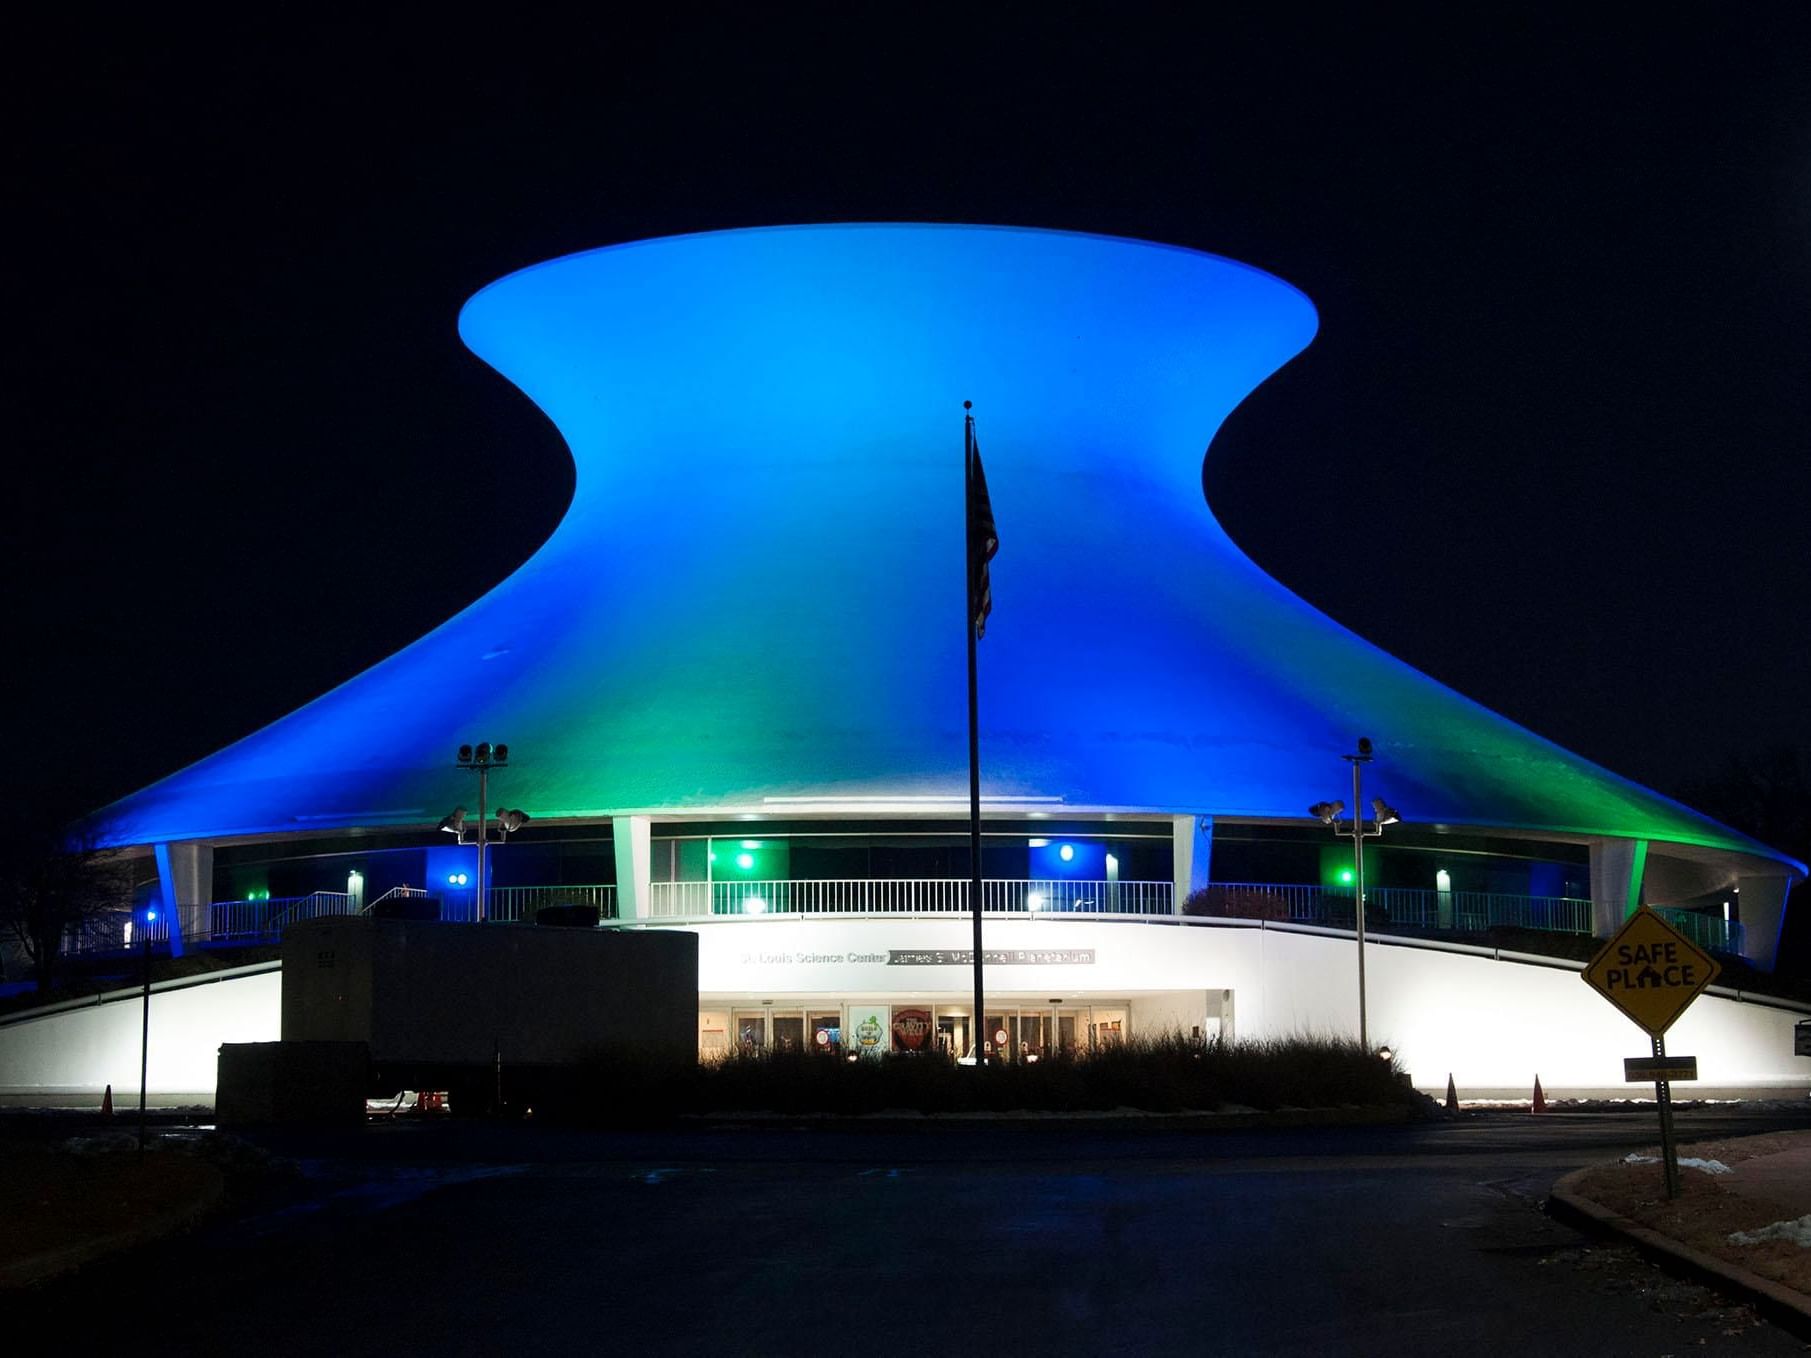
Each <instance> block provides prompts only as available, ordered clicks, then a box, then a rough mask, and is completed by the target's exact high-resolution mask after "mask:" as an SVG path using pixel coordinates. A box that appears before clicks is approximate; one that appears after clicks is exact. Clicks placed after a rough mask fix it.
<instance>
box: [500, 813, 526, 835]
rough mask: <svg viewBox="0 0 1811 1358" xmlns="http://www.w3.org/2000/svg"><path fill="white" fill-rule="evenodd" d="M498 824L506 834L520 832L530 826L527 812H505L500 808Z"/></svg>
mask: <svg viewBox="0 0 1811 1358" xmlns="http://www.w3.org/2000/svg"><path fill="white" fill-rule="evenodd" d="M497 824H498V825H499V826H501V827H502V830H503V833H504V834H509V833H510V832H511V831H512V830H520V829H521V828H522V827H523V826H524V825H526V824H528V813H527V812H526V811H505V810H504V809H503V808H502V807H498V808H497Z"/></svg>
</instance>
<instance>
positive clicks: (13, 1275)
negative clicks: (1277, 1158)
mask: <svg viewBox="0 0 1811 1358" xmlns="http://www.w3.org/2000/svg"><path fill="white" fill-rule="evenodd" d="M225 1192H226V1178H225V1176H224V1175H222V1174H221V1173H220V1172H219V1171H218V1170H215V1171H214V1176H213V1180H212V1182H211V1183H209V1184H208V1186H207V1188H206V1190H205V1191H203V1192H202V1193H201V1195H200V1196H199V1197H197V1198H195V1199H194V1200H193V1201H191V1202H188V1203H186V1204H184V1205H183V1206H181V1207H177V1208H173V1209H172V1210H170V1211H168V1212H165V1213H164V1214H163V1215H162V1216H158V1217H152V1218H151V1219H150V1220H149V1221H144V1222H140V1223H139V1224H138V1225H136V1226H133V1227H130V1228H128V1229H126V1230H123V1231H115V1232H114V1233H113V1234H111V1235H103V1236H97V1237H95V1238H94V1239H92V1240H84V1241H82V1242H80V1243H79V1244H75V1245H65V1246H63V1248H61V1249H55V1250H45V1251H43V1252H42V1253H39V1254H34V1255H30V1256H28V1257H27V1258H24V1259H15V1260H13V1261H12V1262H11V1263H9V1264H0V1292H7V1291H12V1290H15V1289H18V1288H24V1287H32V1286H35V1285H36V1284H38V1283H46V1282H49V1281H50V1280H51V1279H53V1278H57V1277H61V1276H62V1275H63V1274H65V1273H73V1272H75V1270H77V1269H79V1268H81V1267H83V1266H84V1265H86V1264H91V1263H93V1262H94V1261H95V1260H96V1259H100V1258H103V1257H104V1256H106V1255H109V1254H117V1253H119V1252H120V1251H121V1250H129V1249H132V1248H133V1247H134V1246H137V1245H144V1244H149V1243H150V1242H151V1241H153V1240H160V1239H162V1238H163V1237H165V1236H168V1235H174V1234H175V1233H176V1232H178V1231H180V1230H182V1229H183V1228H184V1227H187V1226H192V1225H193V1224H194V1223H195V1222H197V1221H199V1220H201V1218H202V1217H204V1216H206V1215H207V1214H208V1213H209V1212H211V1211H213V1210H214V1207H215V1205H216V1204H217V1203H219V1201H220V1199H221V1197H222V1196H223V1195H224V1194H225Z"/></svg>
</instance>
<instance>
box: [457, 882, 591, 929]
mask: <svg viewBox="0 0 1811 1358" xmlns="http://www.w3.org/2000/svg"><path fill="white" fill-rule="evenodd" d="M422 894H424V895H425V894H428V893H425V892H424V893H422ZM432 894H434V895H437V896H439V898H440V918H441V919H443V920H449V921H452V922H454V923H458V924H470V923H473V922H474V921H475V920H477V918H478V889H477V888H476V887H469V886H468V887H458V888H453V889H449V890H446V891H440V892H435V893H432ZM555 906H578V907H580V908H589V909H592V910H595V911H597V917H598V919H599V920H600V921H602V920H608V919H613V918H615V915H616V888H615V887H613V886H600V885H592V886H494V887H492V888H491V889H490V898H489V900H488V901H487V902H486V911H485V915H486V917H487V918H488V919H489V920H490V921H491V922H492V923H493V924H533V923H534V921H535V916H536V915H537V914H539V913H540V912H541V911H542V910H546V909H550V908H552V907H555Z"/></svg>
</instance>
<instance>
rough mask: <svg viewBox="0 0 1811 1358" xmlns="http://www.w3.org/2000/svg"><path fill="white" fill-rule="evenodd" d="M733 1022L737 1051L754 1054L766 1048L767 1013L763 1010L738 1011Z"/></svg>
mask: <svg viewBox="0 0 1811 1358" xmlns="http://www.w3.org/2000/svg"><path fill="white" fill-rule="evenodd" d="M734 1022H735V1029H736V1049H737V1050H738V1051H745V1052H754V1051H762V1050H764V1049H765V1048H766V1046H767V1011H766V1010H765V1009H738V1010H737V1011H736V1015H735V1020H734Z"/></svg>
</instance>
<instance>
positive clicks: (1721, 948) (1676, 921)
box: [1653, 905, 1747, 955]
mask: <svg viewBox="0 0 1811 1358" xmlns="http://www.w3.org/2000/svg"><path fill="white" fill-rule="evenodd" d="M1653 911H1654V913H1655V914H1656V915H1659V916H1660V917H1661V918H1662V919H1664V920H1665V921H1666V922H1667V923H1668V924H1670V925H1672V926H1673V927H1674V928H1675V929H1677V930H1678V931H1679V932H1680V933H1682V934H1684V935H1685V936H1686V937H1687V938H1689V939H1690V940H1691V941H1692V942H1693V943H1696V944H1697V945H1698V946H1699V947H1700V948H1704V949H1706V950H1708V951H1710V952H1721V953H1735V954H1738V955H1740V954H1741V953H1742V951H1743V949H1744V947H1745V946H1746V944H1747V935H1746V931H1744V930H1743V928H1742V925H1741V922H1740V921H1739V920H1725V919H1722V918H1721V917H1719V916H1717V915H1701V914H1699V913H1698V912H1697V911H1696V910H1680V909H1677V908H1676V907H1673V906H1668V905H1656V906H1654V907H1653Z"/></svg>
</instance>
